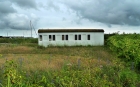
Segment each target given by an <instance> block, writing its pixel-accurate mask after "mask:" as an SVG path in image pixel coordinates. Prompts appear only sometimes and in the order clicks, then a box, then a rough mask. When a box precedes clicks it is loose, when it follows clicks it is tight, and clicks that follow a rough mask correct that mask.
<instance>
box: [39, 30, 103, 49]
mask: <svg viewBox="0 0 140 87" xmlns="http://www.w3.org/2000/svg"><path fill="white" fill-rule="evenodd" d="M38 35H42V41H40V40H39V39H38V44H39V45H41V46H45V47H47V46H48V45H54V46H64V45H66V46H74V45H84V46H87V45H92V46H101V45H104V33H103V32H75V33H74V32H72V33H69V32H68V33H39V34H38ZM49 35H55V41H53V40H52V41H49ZM62 35H68V40H62ZM75 35H81V40H75ZM87 35H90V40H87Z"/></svg>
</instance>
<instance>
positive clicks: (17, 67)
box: [0, 36, 140, 87]
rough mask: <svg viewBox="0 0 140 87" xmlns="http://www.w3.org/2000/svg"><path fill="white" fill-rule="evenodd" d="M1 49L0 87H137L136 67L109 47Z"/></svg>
mask: <svg viewBox="0 0 140 87" xmlns="http://www.w3.org/2000/svg"><path fill="white" fill-rule="evenodd" d="M113 37H114V36H113ZM108 46H109V47H111V46H113V44H110V43H109V44H108ZM0 48H1V49H0V53H1V54H0V66H1V68H0V86H1V87H139V86H140V82H139V81H140V79H139V77H140V76H139V74H138V73H137V72H135V71H136V70H137V69H136V68H135V64H133V63H131V64H130V63H129V66H128V65H127V63H126V62H123V61H122V60H120V59H118V58H117V55H118V54H116V53H117V52H116V51H114V52H115V53H112V51H110V50H109V49H108V47H49V48H44V47H39V46H37V44H32V43H25V44H22V43H21V44H6V45H0ZM114 50H117V49H116V48H115V49H114Z"/></svg>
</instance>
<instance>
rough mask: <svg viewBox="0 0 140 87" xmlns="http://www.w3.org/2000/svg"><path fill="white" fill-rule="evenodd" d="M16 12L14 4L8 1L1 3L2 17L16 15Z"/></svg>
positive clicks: (0, 12) (0, 13)
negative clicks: (10, 14)
mask: <svg viewBox="0 0 140 87" xmlns="http://www.w3.org/2000/svg"><path fill="white" fill-rule="evenodd" d="M15 12H16V10H15V9H14V8H13V7H12V4H11V3H10V2H8V1H5V2H2V1H0V16H5V15H7V14H9V13H15Z"/></svg>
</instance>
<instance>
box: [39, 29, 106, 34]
mask: <svg viewBox="0 0 140 87" xmlns="http://www.w3.org/2000/svg"><path fill="white" fill-rule="evenodd" d="M51 32H104V30H103V29H39V30H38V33H51Z"/></svg>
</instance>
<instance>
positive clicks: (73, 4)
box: [0, 0, 140, 37]
mask: <svg viewBox="0 0 140 87" xmlns="http://www.w3.org/2000/svg"><path fill="white" fill-rule="evenodd" d="M30 20H31V22H32V24H33V27H34V29H35V31H37V30H38V29H40V28H41V29H48V28H49V29H51V28H61V29H68V28H79V29H81V28H93V29H94V28H95V29H98V28H99V29H104V30H105V33H112V32H117V31H120V32H131V33H133V32H136V33H140V0H0V36H7V35H8V36H23V35H24V36H31V34H30ZM33 36H35V37H36V35H35V32H34V31H33Z"/></svg>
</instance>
